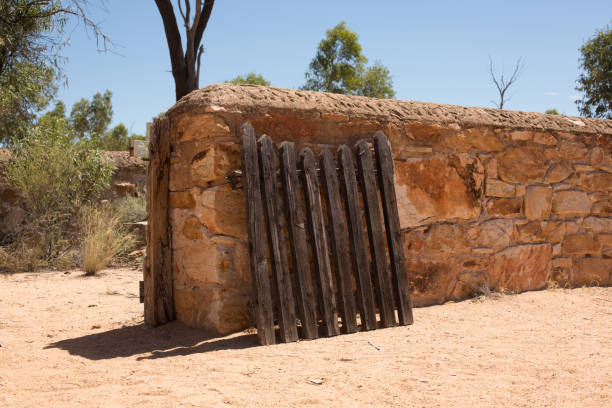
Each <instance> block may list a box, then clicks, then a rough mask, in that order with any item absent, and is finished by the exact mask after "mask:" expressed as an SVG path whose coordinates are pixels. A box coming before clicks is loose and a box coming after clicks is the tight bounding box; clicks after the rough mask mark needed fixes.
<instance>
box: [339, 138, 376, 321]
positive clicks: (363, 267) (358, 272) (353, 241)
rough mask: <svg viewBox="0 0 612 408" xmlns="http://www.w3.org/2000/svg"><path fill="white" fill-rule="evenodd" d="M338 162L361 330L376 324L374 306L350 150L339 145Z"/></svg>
mask: <svg viewBox="0 0 612 408" xmlns="http://www.w3.org/2000/svg"><path fill="white" fill-rule="evenodd" d="M338 165H339V167H340V184H341V186H342V192H343V195H344V202H345V207H346V218H347V222H348V230H349V243H350V248H351V255H352V258H353V266H354V270H355V279H356V281H357V294H358V296H357V304H358V305H359V310H360V312H361V325H362V328H363V329H364V330H373V329H375V328H376V309H375V307H374V294H373V291H372V281H371V279H370V266H369V263H368V258H367V254H366V249H365V241H364V238H363V225H362V221H361V211H360V207H359V194H358V191H357V180H356V178H355V166H354V165H353V154H352V152H351V150H350V149H349V148H348V147H347V146H346V145H342V146H340V147H339V148H338Z"/></svg>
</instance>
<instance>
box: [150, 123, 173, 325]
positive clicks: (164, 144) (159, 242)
mask: <svg viewBox="0 0 612 408" xmlns="http://www.w3.org/2000/svg"><path fill="white" fill-rule="evenodd" d="M169 173H170V120H169V119H168V118H167V117H164V118H161V119H157V120H156V121H155V123H154V125H153V132H152V135H151V142H150V143H149V166H148V170H147V210H148V213H149V222H148V224H147V238H148V239H147V257H146V261H145V267H144V273H143V274H144V315H145V316H144V317H145V323H146V324H147V325H150V326H157V325H160V324H163V323H166V322H169V321H171V320H174V296H173V293H172V286H173V285H172V245H171V241H170V240H171V235H170V220H169V216H170V214H169V206H168V204H169V191H168V182H169Z"/></svg>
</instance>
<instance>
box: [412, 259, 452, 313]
mask: <svg viewBox="0 0 612 408" xmlns="http://www.w3.org/2000/svg"><path fill="white" fill-rule="evenodd" d="M406 261H407V268H408V281H409V282H410V287H411V296H412V302H413V304H414V305H415V306H427V305H435V304H441V303H444V302H445V301H446V300H448V299H449V298H450V296H451V293H452V291H453V288H454V287H455V285H456V283H457V272H456V271H455V270H454V267H453V265H452V263H443V262H428V261H421V260H419V259H414V258H408V259H407V260H406Z"/></svg>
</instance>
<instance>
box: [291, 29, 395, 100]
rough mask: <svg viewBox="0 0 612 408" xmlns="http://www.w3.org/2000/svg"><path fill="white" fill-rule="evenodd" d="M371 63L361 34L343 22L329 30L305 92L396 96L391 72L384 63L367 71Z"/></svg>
mask: <svg viewBox="0 0 612 408" xmlns="http://www.w3.org/2000/svg"><path fill="white" fill-rule="evenodd" d="M367 62H368V59H367V58H366V57H365V56H364V55H362V53H361V45H360V44H359V41H358V37H357V34H356V33H354V32H353V31H351V30H350V28H349V27H348V26H347V25H346V23H345V22H344V21H343V22H341V23H340V24H338V25H337V26H335V27H334V28H332V29H331V30H327V35H326V37H325V38H324V39H323V40H322V41H321V42H320V43H319V47H318V49H317V53H316V55H315V57H314V58H313V60H312V61H311V62H310V65H309V71H307V72H306V84H305V85H304V86H303V87H302V89H306V90H312V91H324V92H333V93H342V94H350V95H363V96H372V97H376V98H392V97H393V96H395V93H394V91H393V82H392V80H391V75H390V73H389V70H388V69H387V68H386V67H384V66H383V65H382V64H381V63H380V62H377V63H375V64H374V65H373V66H371V67H369V68H366V64H367Z"/></svg>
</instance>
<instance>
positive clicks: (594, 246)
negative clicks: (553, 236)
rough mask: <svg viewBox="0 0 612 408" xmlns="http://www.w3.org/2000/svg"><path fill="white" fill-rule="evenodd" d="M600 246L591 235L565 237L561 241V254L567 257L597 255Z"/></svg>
mask: <svg viewBox="0 0 612 408" xmlns="http://www.w3.org/2000/svg"><path fill="white" fill-rule="evenodd" d="M599 250H600V245H599V243H598V242H597V241H595V240H594V239H593V236H592V235H591V234H584V233H582V234H572V235H567V236H566V237H565V239H564V240H563V246H562V248H561V252H562V253H563V254H567V255H587V254H597V253H599Z"/></svg>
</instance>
